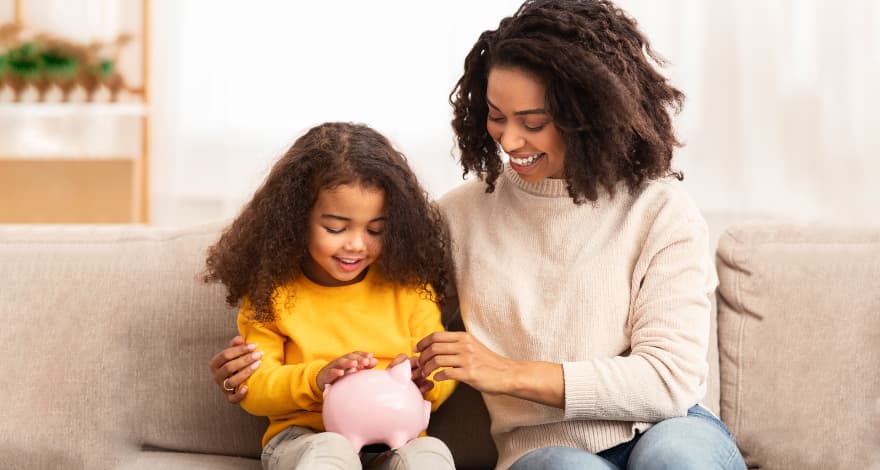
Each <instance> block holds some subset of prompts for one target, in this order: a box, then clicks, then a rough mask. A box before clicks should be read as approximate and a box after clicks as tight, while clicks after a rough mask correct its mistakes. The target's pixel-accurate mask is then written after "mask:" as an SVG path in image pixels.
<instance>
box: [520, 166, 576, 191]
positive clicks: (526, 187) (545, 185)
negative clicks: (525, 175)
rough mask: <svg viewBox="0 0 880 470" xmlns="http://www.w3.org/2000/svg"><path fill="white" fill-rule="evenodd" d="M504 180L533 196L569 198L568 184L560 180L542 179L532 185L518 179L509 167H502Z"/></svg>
mask: <svg viewBox="0 0 880 470" xmlns="http://www.w3.org/2000/svg"><path fill="white" fill-rule="evenodd" d="M504 178H505V179H507V180H508V181H510V182H511V183H512V184H513V185H514V186H516V187H517V188H520V189H522V190H523V191H525V192H527V193H529V194H532V195H534V196H541V197H567V198H571V196H570V195H569V194H568V187H567V186H568V183H567V182H566V181H565V180H564V179H561V178H560V179H555V178H544V179H542V180H541V181H536V182H534V183H533V182H531V181H526V180H524V179H522V178H520V176H519V174H518V173H517V172H516V171H514V170H513V168H510V166H509V165H505V166H504Z"/></svg>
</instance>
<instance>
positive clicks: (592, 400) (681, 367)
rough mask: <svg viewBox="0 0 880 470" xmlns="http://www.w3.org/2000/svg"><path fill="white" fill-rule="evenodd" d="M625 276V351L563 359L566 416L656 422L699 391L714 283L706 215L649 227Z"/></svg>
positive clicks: (680, 412) (681, 411) (680, 410)
mask: <svg viewBox="0 0 880 470" xmlns="http://www.w3.org/2000/svg"><path fill="white" fill-rule="evenodd" d="M679 216H680V214H679ZM632 282H633V289H634V294H633V297H632V305H631V307H630V315H629V321H628V325H627V328H628V329H629V330H630V351H629V354H628V355H623V356H618V357H608V358H597V359H593V360H588V361H580V362H565V363H563V371H564V380H565V419H603V420H619V421H642V422H657V421H660V420H663V419H665V418H669V417H674V416H684V415H685V414H686V413H687V410H688V408H689V407H691V406H693V405H695V404H696V403H698V402H699V401H700V400H701V399H702V398H703V395H704V394H705V390H706V377H707V374H708V363H707V360H706V351H707V347H708V338H709V312H710V301H709V294H710V293H711V292H712V291H713V289H714V288H715V285H716V283H717V281H716V278H715V275H714V270H713V269H712V264H711V260H710V257H709V249H708V230H707V227H706V224H705V222H704V221H703V220H702V219H701V218H699V219H698V220H694V219H689V220H686V221H682V223H679V224H677V226H676V227H669V226H666V227H664V226H662V224H661V226H660V227H656V226H655V227H653V228H652V232H651V233H650V234H649V236H648V239H647V240H646V243H645V246H644V248H643V251H642V253H641V256H640V257H639V259H638V260H637V262H636V267H635V270H634V275H633V281H632Z"/></svg>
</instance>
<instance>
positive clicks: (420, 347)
mask: <svg viewBox="0 0 880 470" xmlns="http://www.w3.org/2000/svg"><path fill="white" fill-rule="evenodd" d="M416 352H419V353H421V355H420V356H419V369H420V371H421V374H422V376H423V377H427V376H429V375H431V373H432V372H434V371H435V370H437V369H439V368H441V367H443V368H445V369H444V370H442V371H440V372H438V373H437V374H436V375H434V380H458V381H459V382H464V383H466V384H468V385H470V386H471V387H473V388H475V389H477V390H478V391H480V392H485V393H510V389H511V385H510V384H511V383H512V381H511V378H512V375H513V369H514V368H515V365H516V363H515V362H514V361H512V360H510V359H508V358H506V357H504V356H501V355H499V354H496V353H495V352H492V351H491V350H489V348H487V347H486V346H484V345H483V343H480V342H479V341H477V339H476V338H474V337H473V336H471V335H470V334H469V333H465V332H463V331H439V332H436V333H431V334H430V335H428V336H426V337H424V338H423V339H422V340H421V341H419V343H418V344H417V345H416Z"/></svg>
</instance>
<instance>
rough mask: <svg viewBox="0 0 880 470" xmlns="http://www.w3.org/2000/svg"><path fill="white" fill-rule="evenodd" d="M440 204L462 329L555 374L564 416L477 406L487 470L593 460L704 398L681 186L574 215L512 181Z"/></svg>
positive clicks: (562, 193) (475, 188) (557, 189)
mask: <svg viewBox="0 0 880 470" xmlns="http://www.w3.org/2000/svg"><path fill="white" fill-rule="evenodd" d="M485 189H486V185H485V183H483V182H481V181H478V180H472V181H468V182H465V183H464V184H462V185H461V186H459V187H457V188H455V189H453V190H452V191H451V192H449V193H448V194H447V195H445V196H444V197H443V198H442V199H441V200H440V207H441V209H442V211H443V214H444V216H445V217H446V219H447V221H448V223H449V226H450V230H451V236H452V241H453V247H452V250H453V258H454V261H455V281H456V282H455V283H456V286H457V289H458V296H459V302H460V305H461V310H462V317H463V320H464V324H465V326H466V328H467V330H468V331H469V332H470V333H471V334H473V335H474V336H475V337H476V338H477V339H479V340H480V341H482V342H483V343H484V344H485V345H486V346H487V347H489V348H490V349H492V350H493V351H496V352H498V353H500V354H502V355H504V356H506V357H509V358H511V359H517V360H532V361H550V362H556V363H561V364H562V366H563V374H564V380H565V409H564V410H563V409H557V408H553V407H548V406H544V405H540V404H537V403H534V402H530V401H525V400H520V399H516V398H512V397H509V396H505V395H495V396H490V395H484V396H483V398H484V400H485V401H486V405H487V407H488V409H489V413H490V415H491V418H492V436H493V438H494V440H495V444H496V446H497V447H498V454H499V460H498V468H499V469H506V468H507V467H509V466H510V465H511V464H513V462H515V461H516V459H518V458H519V457H521V456H522V455H524V454H526V453H527V452H529V451H531V450H534V449H537V448H540V447H546V446H551V445H556V446H569V447H577V448H581V449H586V450H589V451H591V452H599V451H601V450H604V449H608V448H610V447H613V446H615V445H617V444H619V443H622V442H625V441H627V440H629V439H631V438H632V437H633V436H634V435H635V434H634V433H635V431H636V430H644V429H647V428H648V427H650V424H649V423H655V422H658V421H660V420H662V419H664V418H668V417H673V416H683V415H685V414H686V411H687V409H688V408H689V407H691V406H693V405H694V404H696V403H698V402H699V401H700V400H701V399H702V398H703V396H704V394H705V391H706V376H707V373H708V364H707V361H706V349H707V343H708V338H709V309H710V304H709V294H710V293H711V292H712V291H713V290H714V288H715V286H716V284H717V280H716V277H715V271H714V269H712V264H711V259H710V252H709V249H708V234H707V228H706V223H705V221H704V220H703V218H702V217H701V215H700V213H699V211H698V210H697V208H696V207H695V206H694V204H693V202H692V201H691V199H690V198H689V197H688V195H687V194H686V193H685V192H684V190H683V188H682V187H681V185H680V183H679V182H678V181H676V180H674V179H671V178H670V179H663V180H658V181H652V182H650V183H647V184H645V185H644V187H643V188H642V189H641V190H640V191H638V192H637V193H636V194H630V192H629V191H628V190H627V189H626V187H625V186H623V185H621V186H620V189H619V190H618V191H617V192H616V194H615V196H614V197H613V198H609V197H608V195H607V194H605V195H602V196H600V198H599V200H598V201H596V203H593V204H591V203H585V204H582V205H576V204H574V202H573V200H572V199H571V197H570V196H569V195H568V192H567V190H566V188H565V182H564V181H563V180H554V179H546V180H543V181H541V182H538V183H529V182H526V181H524V180H522V179H521V178H519V176H518V175H517V174H516V173H515V172H513V171H512V170H510V169H509V168H508V169H506V170H505V172H504V174H503V175H502V176H501V177H499V178H498V181H497V184H496V188H495V192H494V193H491V194H487V193H486V192H485Z"/></svg>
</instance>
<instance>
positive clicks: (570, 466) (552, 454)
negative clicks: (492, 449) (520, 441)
mask: <svg viewBox="0 0 880 470" xmlns="http://www.w3.org/2000/svg"><path fill="white" fill-rule="evenodd" d="M547 468H552V469H554V470H557V469H558V470H574V469H578V470H580V469H583V470H618V468H617V466H616V465H614V464H612V463H611V462H609V461H607V460H605V459H603V458H602V457H599V456H598V455H596V454H593V453H590V452H587V451H585V450H581V449H574V448H571V447H543V448H541V449H536V450H533V451H531V452H529V453H528V454H526V455H524V456H522V457H520V458H519V460H517V461H516V462H514V464H513V465H511V467H510V469H509V470H540V469H547Z"/></svg>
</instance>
